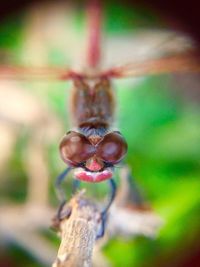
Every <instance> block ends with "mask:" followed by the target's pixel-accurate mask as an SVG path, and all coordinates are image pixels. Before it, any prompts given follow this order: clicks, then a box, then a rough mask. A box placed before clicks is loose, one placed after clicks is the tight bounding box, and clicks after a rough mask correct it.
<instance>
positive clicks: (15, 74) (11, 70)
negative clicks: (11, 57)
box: [0, 65, 76, 81]
mask: <svg viewBox="0 0 200 267" xmlns="http://www.w3.org/2000/svg"><path fill="white" fill-rule="evenodd" d="M74 75H76V74H75V73H74V72H73V71H71V70H68V69H67V68H64V67H63V68H59V67H22V66H17V65H16V66H9V65H0V79H6V80H38V81H41V80H56V81H57V80H58V81H59V80H61V81H62V80H69V79H71V78H72V77H74Z"/></svg>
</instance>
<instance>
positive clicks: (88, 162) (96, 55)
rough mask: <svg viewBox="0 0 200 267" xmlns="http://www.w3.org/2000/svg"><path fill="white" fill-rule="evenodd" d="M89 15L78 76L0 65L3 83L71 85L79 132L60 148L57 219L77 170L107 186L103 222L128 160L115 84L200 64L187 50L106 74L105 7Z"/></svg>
mask: <svg viewBox="0 0 200 267" xmlns="http://www.w3.org/2000/svg"><path fill="white" fill-rule="evenodd" d="M85 10H86V12H85V13H86V17H87V25H88V26H87V27H88V33H89V34H88V41H87V48H86V51H85V53H86V57H87V60H86V65H85V67H84V69H83V70H81V71H77V70H74V69H72V68H70V67H66V66H65V67H33V66H30V67H27V66H12V65H6V64H3V65H1V66H0V78H5V79H10V80H27V79H29V80H47V79H48V80H59V81H63V82H66V81H71V82H72V85H73V89H72V92H71V98H70V103H69V105H70V106H71V114H72V117H73V122H74V129H75V130H71V131H68V132H67V133H66V134H65V135H64V137H63V138H62V140H61V142H60V144H59V151H60V156H61V159H62V160H63V161H64V163H65V164H66V166H67V168H66V170H65V171H64V172H62V173H61V174H60V175H59V176H58V178H57V180H56V188H57V192H58V196H59V199H60V202H61V205H60V208H59V211H58V217H59V216H60V214H61V210H62V208H63V205H64V204H65V202H66V199H65V196H64V193H63V188H62V182H63V180H64V179H65V178H66V176H67V175H68V174H69V172H71V171H73V172H74V176H75V178H76V179H75V181H85V182H89V183H99V182H103V181H108V182H109V184H110V188H111V194H110V198H109V202H108V204H107V205H106V207H105V208H104V209H103V211H102V218H103V217H105V216H106V214H107V211H108V209H109V207H110V205H111V204H112V202H113V200H114V198H115V194H116V184H115V180H114V178H113V176H114V173H115V169H116V167H117V166H118V165H119V164H120V163H121V162H123V161H124V159H125V156H126V154H127V152H128V144H127V142H126V140H125V137H124V136H123V135H122V134H121V132H120V131H119V130H118V129H114V126H113V125H114V117H115V116H114V115H115V109H116V107H115V105H116V103H115V92H114V88H113V85H112V81H113V80H114V79H125V78H134V77H142V76H146V75H155V74H162V73H170V72H171V73H174V72H177V73H184V72H198V71H199V70H200V65H199V63H198V60H197V58H198V56H197V52H196V51H195V50H194V49H186V50H183V51H179V52H178V53H171V54H170V53H168V54H167V55H164V56H163V55H161V56H160V57H159V56H156V57H155V58H151V59H144V58H141V59H138V60H136V61H134V62H131V63H127V64H122V65H120V66H113V67H109V68H107V69H103V70H102V68H101V55H102V49H101V48H102V47H101V39H102V21H103V7H102V5H101V3H100V1H95V0H90V1H89V2H88V4H87V5H86V8H85Z"/></svg>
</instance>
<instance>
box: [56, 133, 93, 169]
mask: <svg viewBox="0 0 200 267" xmlns="http://www.w3.org/2000/svg"><path fill="white" fill-rule="evenodd" d="M95 152H96V148H95V147H94V146H93V145H92V144H91V143H90V142H89V140H88V139H87V138H86V137H85V136H84V135H82V134H80V133H77V132H73V131H72V132H69V133H68V134H67V135H65V136H64V137H63V139H62V141H61V143H60V154H61V157H62V159H63V161H64V162H65V163H68V164H70V165H72V166H77V165H78V164H80V163H82V162H85V161H86V160H88V159H89V158H91V157H92V156H93V155H94V154H95Z"/></svg>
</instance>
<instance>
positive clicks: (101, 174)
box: [74, 168, 113, 183]
mask: <svg viewBox="0 0 200 267" xmlns="http://www.w3.org/2000/svg"><path fill="white" fill-rule="evenodd" d="M74 174H75V176H76V178H77V179H78V180H81V181H85V182H89V183H98V182H102V181H104V180H107V179H110V178H112V176H113V173H112V171H111V170H110V169H104V170H103V171H98V172H91V171H87V170H85V169H83V168H78V169H76V170H75V172H74Z"/></svg>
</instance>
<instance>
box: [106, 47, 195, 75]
mask: <svg viewBox="0 0 200 267" xmlns="http://www.w3.org/2000/svg"><path fill="white" fill-rule="evenodd" d="M199 71H200V64H199V60H198V53H197V52H196V51H191V52H185V53H181V54H177V55H171V56H170V55H169V56H165V57H157V58H155V59H148V60H143V61H141V62H140V61H138V62H134V63H130V64H126V65H123V66H119V67H114V68H111V69H109V70H107V71H106V72H104V73H103V75H105V76H108V77H113V78H124V77H138V76H146V75H156V74H163V73H174V72H175V73H186V72H199Z"/></svg>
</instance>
